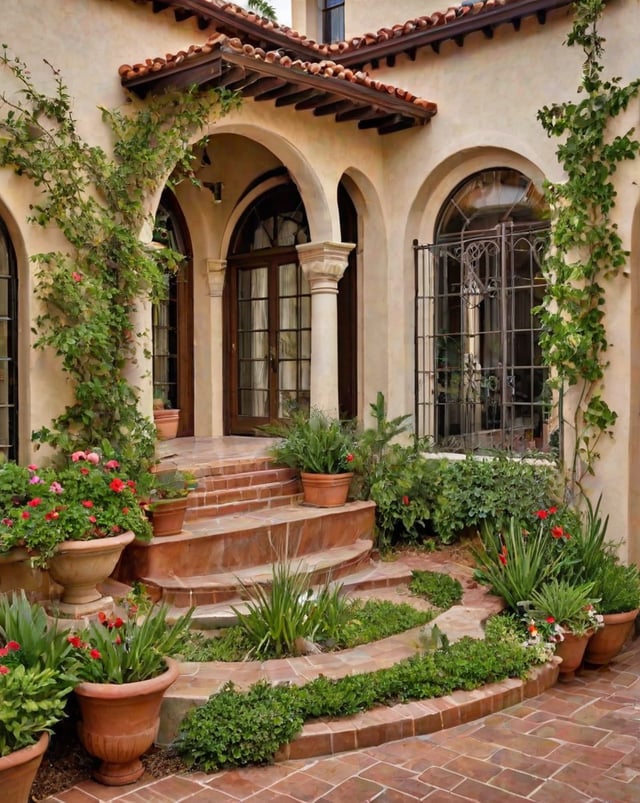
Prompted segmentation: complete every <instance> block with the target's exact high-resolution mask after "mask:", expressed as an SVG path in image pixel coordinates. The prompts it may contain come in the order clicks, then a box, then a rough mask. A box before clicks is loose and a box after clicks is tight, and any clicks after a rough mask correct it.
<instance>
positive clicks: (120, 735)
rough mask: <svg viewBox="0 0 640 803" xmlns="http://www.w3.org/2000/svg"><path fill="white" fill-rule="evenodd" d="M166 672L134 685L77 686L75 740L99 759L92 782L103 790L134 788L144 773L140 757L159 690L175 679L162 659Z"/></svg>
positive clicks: (151, 731)
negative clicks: (106, 787) (77, 715)
mask: <svg viewBox="0 0 640 803" xmlns="http://www.w3.org/2000/svg"><path fill="white" fill-rule="evenodd" d="M165 660H166V662H167V671H166V672H164V673H163V674H162V675H158V677H155V678H151V679H150V680H140V681H137V682H136V683H122V684H116V683H80V684H79V685H78V686H76V688H75V693H76V697H77V698H78V703H79V705H80V722H79V723H78V736H79V737H80V741H81V742H82V744H83V746H84V747H85V749H86V750H87V752H88V753H90V754H91V755H92V756H95V757H96V758H99V759H101V764H100V766H99V767H98V768H97V769H95V770H94V772H93V777H94V778H95V780H96V781H98V782H99V783H102V784H105V785H106V786H124V785H125V784H129V783H135V781H137V780H138V778H140V776H141V775H142V773H143V772H144V767H143V765H142V762H141V761H140V756H141V755H142V754H143V753H145V752H146V751H147V750H148V749H149V748H150V747H151V745H152V744H153V742H154V740H155V738H156V735H157V733H158V727H159V725H160V706H161V704H162V697H163V695H164V693H165V691H166V690H167V689H168V688H169V686H171V684H172V683H173V682H174V681H175V679H176V678H177V677H178V664H177V662H176V661H174V660H172V659H171V658H166V659H165Z"/></svg>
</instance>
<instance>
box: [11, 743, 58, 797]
mask: <svg viewBox="0 0 640 803" xmlns="http://www.w3.org/2000/svg"><path fill="white" fill-rule="evenodd" d="M48 746H49V734H48V733H43V734H42V736H41V737H40V738H39V739H38V741H37V742H36V743H35V744H32V745H29V747H23V748H22V749H21V750H15V751H14V752H13V753H9V755H8V756H2V757H1V758H0V790H1V792H0V796H1V797H2V800H6V801H7V803H9V801H10V803H28V800H29V793H30V792H31V785H32V784H33V780H34V778H35V777H36V773H37V772H38V767H39V766H40V762H41V761H42V757H43V756H44V754H45V751H46V749H47V747H48Z"/></svg>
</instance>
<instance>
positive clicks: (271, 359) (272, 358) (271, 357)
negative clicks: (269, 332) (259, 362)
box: [269, 346, 278, 374]
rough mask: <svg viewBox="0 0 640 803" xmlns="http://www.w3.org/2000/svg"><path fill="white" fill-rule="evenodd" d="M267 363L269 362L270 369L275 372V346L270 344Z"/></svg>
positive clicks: (276, 369)
mask: <svg viewBox="0 0 640 803" xmlns="http://www.w3.org/2000/svg"><path fill="white" fill-rule="evenodd" d="M269 363H270V364H271V370H272V371H273V373H274V374H276V373H277V372H278V355H277V352H276V347H275V346H271V348H270V349H269Z"/></svg>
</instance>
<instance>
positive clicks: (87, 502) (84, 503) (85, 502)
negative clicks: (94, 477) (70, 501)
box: [80, 499, 93, 508]
mask: <svg viewBox="0 0 640 803" xmlns="http://www.w3.org/2000/svg"><path fill="white" fill-rule="evenodd" d="M80 504H81V505H82V507H87V508H88V507H93V502H92V501H91V499H83V500H82V502H81V503H80Z"/></svg>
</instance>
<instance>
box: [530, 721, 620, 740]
mask: <svg viewBox="0 0 640 803" xmlns="http://www.w3.org/2000/svg"><path fill="white" fill-rule="evenodd" d="M609 733H610V732H609V731H608V730H604V729H603V728H590V727H587V726H586V725H580V724H576V723H573V722H567V721H566V720H564V719H554V720H551V721H550V722H547V723H545V724H544V725H541V726H540V727H539V728H536V729H535V730H534V731H532V732H531V735H532V736H539V737H540V738H542V739H557V740H558V741H563V742H574V743H575V744H590V745H594V744H598V742H601V741H602V740H603V739H605V738H606V737H607V736H608V735H609Z"/></svg>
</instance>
